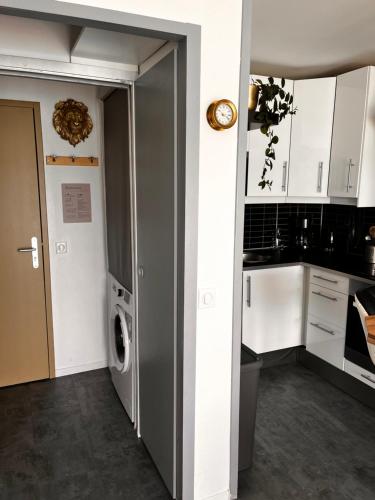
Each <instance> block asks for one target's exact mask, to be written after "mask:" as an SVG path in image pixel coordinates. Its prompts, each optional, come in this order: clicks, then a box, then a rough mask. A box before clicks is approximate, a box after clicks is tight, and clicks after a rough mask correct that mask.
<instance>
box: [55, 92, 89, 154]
mask: <svg viewBox="0 0 375 500" xmlns="http://www.w3.org/2000/svg"><path fill="white" fill-rule="evenodd" d="M52 121H53V126H54V128H55V130H56V132H57V133H58V134H59V136H60V137H61V138H62V139H64V140H65V141H69V143H70V144H71V145H72V146H74V147H75V146H76V145H77V144H79V143H80V142H81V141H84V140H85V139H87V137H88V136H89V135H90V133H91V131H92V128H93V123H92V119H91V116H90V115H89V112H88V108H87V106H86V104H84V103H83V102H79V101H75V100H74V99H67V100H66V101H59V102H57V103H56V104H55V111H54V113H53V120H52Z"/></svg>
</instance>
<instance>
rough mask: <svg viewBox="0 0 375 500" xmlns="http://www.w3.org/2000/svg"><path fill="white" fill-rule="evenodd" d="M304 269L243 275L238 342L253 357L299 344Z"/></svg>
mask: <svg viewBox="0 0 375 500" xmlns="http://www.w3.org/2000/svg"><path fill="white" fill-rule="evenodd" d="M303 287H304V268H303V266H301V265H297V266H287V267H277V268H269V269H255V270H250V271H244V272H243V306H242V314H243V316H242V317H243V321H242V342H243V343H244V344H245V345H246V346H247V347H249V348H250V349H252V350H253V351H254V352H256V353H257V354H261V353H264V352H269V351H275V350H278V349H285V348H288V347H295V346H299V345H301V344H303V338H302V330H303V328H302V327H303V295H304V294H303Z"/></svg>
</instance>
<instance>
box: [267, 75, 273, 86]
mask: <svg viewBox="0 0 375 500" xmlns="http://www.w3.org/2000/svg"><path fill="white" fill-rule="evenodd" d="M268 81H269V82H270V84H271V85H273V82H274V81H275V80H274V79H273V78H272V76H270V77H269V78H268Z"/></svg>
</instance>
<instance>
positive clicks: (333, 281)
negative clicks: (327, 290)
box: [313, 274, 339, 285]
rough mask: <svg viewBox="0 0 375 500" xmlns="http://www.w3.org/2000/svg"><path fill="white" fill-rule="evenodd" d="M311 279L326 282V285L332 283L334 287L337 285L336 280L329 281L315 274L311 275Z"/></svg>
mask: <svg viewBox="0 0 375 500" xmlns="http://www.w3.org/2000/svg"><path fill="white" fill-rule="evenodd" d="M313 278H318V280H323V281H328V283H333V284H334V285H338V283H339V282H338V281H337V280H330V279H328V278H324V276H319V275H317V274H313Z"/></svg>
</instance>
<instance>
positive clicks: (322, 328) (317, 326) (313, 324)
mask: <svg viewBox="0 0 375 500" xmlns="http://www.w3.org/2000/svg"><path fill="white" fill-rule="evenodd" d="M310 325H312V326H315V328H318V330H322V332H326V333H329V334H330V335H335V332H334V331H333V330H327V328H324V327H323V326H320V325H319V323H311V322H310Z"/></svg>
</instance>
